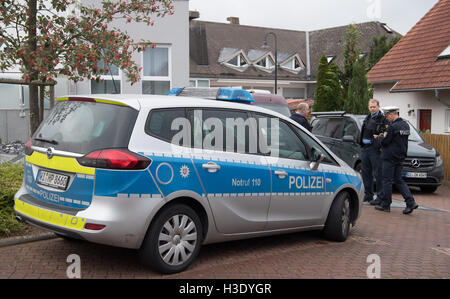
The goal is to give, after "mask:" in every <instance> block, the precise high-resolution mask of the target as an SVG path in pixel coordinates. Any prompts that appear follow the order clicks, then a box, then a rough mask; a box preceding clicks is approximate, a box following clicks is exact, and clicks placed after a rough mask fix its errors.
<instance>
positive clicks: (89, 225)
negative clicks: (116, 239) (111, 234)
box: [84, 223, 106, 230]
mask: <svg viewBox="0 0 450 299" xmlns="http://www.w3.org/2000/svg"><path fill="white" fill-rule="evenodd" d="M105 226H106V225H103V224H95V223H86V224H85V225H84V228H85V229H89V230H102V229H104V228H105Z"/></svg>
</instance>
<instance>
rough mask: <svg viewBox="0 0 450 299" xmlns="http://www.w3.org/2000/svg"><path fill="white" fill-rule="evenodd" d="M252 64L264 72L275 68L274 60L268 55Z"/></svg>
mask: <svg viewBox="0 0 450 299" xmlns="http://www.w3.org/2000/svg"><path fill="white" fill-rule="evenodd" d="M254 65H255V67H257V68H258V69H260V70H263V71H266V72H271V71H273V70H274V69H275V62H274V61H273V59H272V57H271V56H270V55H267V56H266V57H264V58H262V59H260V60H259V61H257V62H256V63H255V64H254Z"/></svg>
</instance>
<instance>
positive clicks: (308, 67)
mask: <svg viewBox="0 0 450 299" xmlns="http://www.w3.org/2000/svg"><path fill="white" fill-rule="evenodd" d="M305 34H306V80H311V57H310V53H309V51H310V47H309V31H306V33H305ZM308 89H309V84H306V89H305V99H307V98H308Z"/></svg>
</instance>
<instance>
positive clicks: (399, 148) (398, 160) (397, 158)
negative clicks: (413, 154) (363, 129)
mask: <svg viewBox="0 0 450 299" xmlns="http://www.w3.org/2000/svg"><path fill="white" fill-rule="evenodd" d="M384 112H385V115H386V119H387V120H388V121H389V122H390V125H389V127H388V129H387V131H386V132H385V133H384V134H380V135H379V136H376V135H375V136H374V138H375V139H376V140H377V142H378V143H379V144H381V146H382V148H381V158H382V175H383V198H382V200H381V202H380V203H379V205H377V206H375V209H377V210H379V211H384V212H390V206H391V203H392V184H395V186H396V187H397V189H398V191H399V192H400V193H401V194H402V196H403V198H404V199H405V202H406V208H405V209H404V210H403V214H410V213H412V211H413V210H414V209H417V208H418V207H419V206H418V205H417V203H416V202H415V201H414V198H413V196H412V194H411V191H410V190H409V188H408V185H406V183H405V182H404V181H403V179H402V164H403V161H404V160H405V158H406V155H407V153H408V136H409V134H410V132H409V130H410V128H409V125H408V123H407V122H406V121H404V120H403V119H402V118H400V117H399V115H398V108H396V107H388V108H385V109H384Z"/></svg>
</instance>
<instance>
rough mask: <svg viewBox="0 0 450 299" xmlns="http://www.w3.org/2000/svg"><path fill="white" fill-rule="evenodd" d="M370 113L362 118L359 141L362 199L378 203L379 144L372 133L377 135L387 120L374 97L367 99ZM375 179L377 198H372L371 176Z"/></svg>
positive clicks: (380, 187)
mask: <svg viewBox="0 0 450 299" xmlns="http://www.w3.org/2000/svg"><path fill="white" fill-rule="evenodd" d="M369 111H370V114H369V115H367V116H366V118H365V119H364V122H363V125H362V129H361V136H360V140H359V143H360V145H361V147H362V155H361V160H362V169H361V176H362V179H363V183H364V189H365V194H364V201H368V202H370V204H371V205H377V204H379V203H380V200H381V198H382V197H383V188H382V183H381V182H382V177H381V163H380V154H381V152H380V145H379V144H378V143H376V142H375V139H374V138H373V135H379V134H381V133H383V132H384V131H385V130H386V127H387V124H388V123H387V121H386V118H385V117H384V114H383V112H381V111H380V102H378V100H376V99H372V100H370V101H369ZM374 175H375V178H376V181H377V198H376V199H375V200H373V193H374V190H373V189H374V188H373V177H374Z"/></svg>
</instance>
